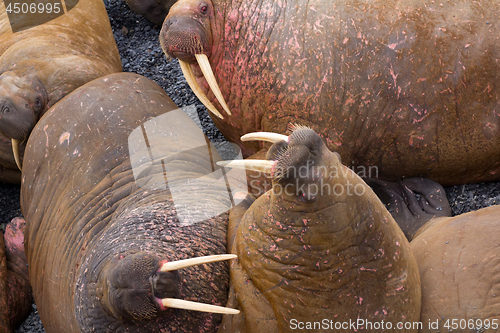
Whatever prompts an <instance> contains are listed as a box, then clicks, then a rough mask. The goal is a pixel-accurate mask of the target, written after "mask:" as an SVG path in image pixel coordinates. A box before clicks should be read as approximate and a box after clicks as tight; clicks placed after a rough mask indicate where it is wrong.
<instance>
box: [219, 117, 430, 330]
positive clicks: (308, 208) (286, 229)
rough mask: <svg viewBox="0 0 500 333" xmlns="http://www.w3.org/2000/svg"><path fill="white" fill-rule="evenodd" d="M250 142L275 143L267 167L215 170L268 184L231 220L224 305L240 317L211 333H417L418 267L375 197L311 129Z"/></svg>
mask: <svg viewBox="0 0 500 333" xmlns="http://www.w3.org/2000/svg"><path fill="white" fill-rule="evenodd" d="M256 138H257V139H264V140H267V141H274V142H275V143H274V144H273V146H271V149H270V151H269V152H268V155H267V157H268V159H270V160H269V161H262V160H244V161H233V162H230V163H224V162H223V163H222V165H225V166H226V167H240V166H246V167H247V168H250V169H251V170H255V171H261V172H266V173H270V174H271V177H272V185H273V187H272V189H271V190H269V191H267V192H266V193H265V194H263V195H261V196H260V197H259V198H258V199H257V200H256V201H255V202H253V203H252V199H251V198H250V197H248V198H247V199H246V201H244V202H243V203H242V204H241V206H238V209H234V210H232V211H231V213H230V226H229V230H228V247H229V248H230V250H231V253H234V254H237V255H238V259H237V260H235V261H233V262H232V263H231V273H230V276H231V284H232V287H231V292H232V293H231V295H230V296H229V301H228V306H230V307H238V308H239V309H240V310H241V312H240V314H239V315H235V316H232V317H226V318H225V319H224V320H223V324H222V326H221V328H220V329H219V331H218V332H219V333H225V332H228V333H229V332H294V331H296V330H297V329H308V330H312V329H314V330H315V332H318V331H321V332H323V331H325V332H326V331H335V330H341V329H344V330H346V331H355V330H362V329H363V330H368V331H385V332H389V331H391V332H392V331H396V330H397V331H398V332H399V331H402V332H417V331H418V326H415V325H413V324H412V323H413V322H418V320H419V318H420V308H421V291H420V278H419V273H418V268H417V263H416V261H415V258H414V257H413V254H412V252H411V250H410V245H409V242H408V240H407V239H406V238H405V236H404V234H403V232H402V230H401V229H400V228H399V226H398V225H397V224H396V222H395V221H394V219H393V218H392V216H391V215H390V213H389V212H388V211H387V210H386V209H385V206H384V205H383V204H382V202H381V201H380V200H379V199H378V198H377V196H376V195H375V193H374V192H373V191H372V190H371V189H370V188H369V187H368V185H366V184H365V182H364V181H363V180H362V179H361V178H360V177H358V176H357V175H356V174H355V173H354V172H353V171H352V170H351V169H349V168H347V167H345V166H343V165H342V164H341V161H340V157H339V155H338V154H337V153H334V152H331V151H330V150H328V148H327V147H326V145H325V144H324V143H323V141H322V139H321V137H320V136H319V135H318V134H317V133H315V132H314V131H313V130H312V129H310V128H306V127H301V126H296V127H294V130H293V132H292V134H291V135H290V136H282V135H281V136H280V135H276V134H267V133H257V134H250V135H247V137H246V139H256ZM241 215H243V217H241ZM382 323H385V325H384V324H382ZM408 324H409V325H410V326H408ZM339 325H340V326H339ZM346 325H347V326H346ZM373 325H375V327H374V326H373ZM380 325H383V326H380Z"/></svg>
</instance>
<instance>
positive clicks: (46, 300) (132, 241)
mask: <svg viewBox="0 0 500 333" xmlns="http://www.w3.org/2000/svg"><path fill="white" fill-rule="evenodd" d="M176 108H177V107H176V105H175V104H174V103H173V102H172V101H171V100H170V99H169V98H168V96H167V95H166V93H165V92H164V91H163V90H162V89H161V88H160V87H159V86H158V85H156V84H155V83H154V82H152V81H151V80H149V79H147V78H145V77H142V76H139V75H137V74H132V73H121V74H112V75H109V76H106V77H103V78H99V79H96V80H94V81H92V82H90V83H88V84H86V85H85V86H83V87H81V88H79V89H77V90H75V91H73V92H72V93H71V94H70V95H68V96H66V97H65V98H64V99H63V100H61V101H60V102H59V103H58V104H56V105H55V106H54V107H53V108H52V109H51V110H50V112H49V113H47V114H46V115H45V116H44V117H43V118H42V119H41V120H40V121H39V122H38V124H37V125H36V127H35V129H34V130H33V132H32V134H31V135H30V138H29V140H28V144H27V149H26V155H25V156H26V159H25V164H24V166H25V167H24V170H23V182H22V187H21V208H22V212H23V215H24V216H25V218H26V222H27V230H26V249H27V251H26V253H27V257H28V262H29V269H30V276H31V277H32V279H31V284H32V286H33V293H34V297H35V301H36V304H37V306H38V311H39V314H40V318H41V319H42V323H43V325H44V327H45V330H46V331H47V332H48V333H49V332H54V333H60V332H66V333H76V332H174V331H175V332H213V331H215V329H216V327H217V325H218V323H219V322H220V320H221V318H222V316H221V315H214V314H211V313H202V312H194V311H185V310H177V309H167V310H166V311H163V312H159V315H158V314H155V313H153V312H152V311H154V309H153V310H151V309H150V307H148V308H146V307H144V308H143V307H141V305H142V304H151V302H152V301H154V299H153V298H152V295H151V292H152V291H151V289H153V290H154V295H155V297H158V296H159V295H158V294H157V293H158V292H159V290H157V288H151V285H150V283H151V282H150V280H149V279H150V278H156V277H158V274H157V273H155V272H156V270H157V269H158V267H159V266H158V264H159V260H167V261H174V260H178V259H187V258H191V257H198V256H203V255H211V254H220V253H226V229H227V213H223V214H221V215H220V216H216V217H215V218H210V219H207V220H204V221H201V222H199V223H196V224H192V225H187V226H182V225H180V224H179V221H178V219H177V215H176V211H175V208H174V206H173V199H172V197H171V195H170V191H169V190H168V189H163V190H161V189H158V188H159V187H158V186H157V185H158V184H160V185H162V184H163V185H164V184H165V178H164V171H163V168H162V165H161V164H159V163H156V164H155V165H154V166H151V167H150V168H146V169H145V170H144V171H142V172H141V174H140V176H138V178H137V182H136V181H134V175H133V173H132V170H131V162H130V158H129V145H128V144H127V142H128V141H127V140H128V137H129V135H130V133H131V132H132V131H133V130H134V129H137V128H138V127H139V126H141V124H144V123H145V122H146V121H148V120H150V119H152V118H154V117H157V116H159V115H161V114H164V113H166V112H168V111H170V110H173V109H176ZM186 117H187V116H186ZM194 126H195V125H194ZM140 128H141V127H139V129H140ZM147 133H148V139H149V145H150V147H151V151H154V152H155V156H157V157H158V158H159V157H161V156H167V154H169V156H171V155H172V153H175V152H180V151H183V149H182V146H181V145H172V144H163V143H162V142H159V141H158V140H156V138H157V137H156V135H159V136H166V137H168V135H169V134H168V133H163V132H161V133H156V134H152V132H151V131H149V130H148V132H147ZM187 139H189V136H187ZM184 141H186V138H184ZM131 144H133V143H131ZM136 148H137V147H135V146H133V149H136ZM131 149H132V148H131ZM162 154H165V155H162ZM194 154H195V152H193V154H192V155H191V154H190V153H189V152H188V153H186V154H184V155H182V156H181V157H182V158H177V160H176V161H175V160H173V159H172V158H171V159H170V160H169V159H168V158H164V159H163V161H164V166H165V168H168V167H170V166H174V167H175V166H177V167H178V169H177V170H182V172H181V173H180V176H179V177H181V175H185V174H186V173H187V172H188V171H190V175H191V176H192V175H199V174H203V175H204V174H207V173H210V172H212V167H211V165H210V161H208V165H207V163H206V161H205V162H203V161H204V160H203V159H202V158H197V156H196V155H194ZM190 161H191V162H190ZM175 163H177V164H175ZM207 170H209V171H208V172H207ZM173 179H177V177H176V176H175V177H170V178H169V183H170V182H171V181H172V180H173ZM177 180H179V179H177ZM150 185H151V186H152V188H149V187H147V186H150ZM223 185H224V186H223V187H224V191H227V190H226V187H225V184H223ZM155 188H156V189H155ZM211 190H212V191H210V192H209V193H206V195H205V196H204V197H205V198H206V200H207V204H213V205H219V204H222V202H223V200H222V199H221V198H219V197H218V196H217V192H216V191H214V189H213V188H211ZM192 193H193V190H191V189H189V188H187V187H186V193H185V195H187V196H188V197H192ZM226 193H227V192H226ZM193 212H194V211H193ZM120 265H121V266H120ZM125 266H128V267H129V270H125V269H120V267H122V268H123V267H125ZM117 273H119V274H121V276H122V278H121V279H122V280H121V281H122V282H123V281H127V280H129V281H128V283H129V284H128V286H129V287H128V288H125V287H124V286H123V285H120V278H119V279H118V280H116V279H115V280H113V277H119V275H116V274H117ZM175 274H176V276H177V277H176V279H174V278H171V277H168V276H167V277H166V278H165V277H164V278H162V276H161V275H160V276H159V278H160V280H161V281H162V282H164V283H165V285H166V286H167V287H168V286H173V287H174V288H173V291H172V290H170V291H169V292H168V293H169V295H171V294H172V293H173V296H175V297H176V298H181V299H185V300H191V301H198V302H203V303H209V304H215V305H224V304H225V303H226V300H227V288H228V280H229V277H228V274H229V272H228V266H227V263H225V262H222V263H214V264H206V265H201V266H196V267H192V268H186V269H182V270H179V271H177V273H175ZM174 277H175V276H174ZM130 280H131V281H130ZM131 283H132V284H134V283H135V284H136V286H138V287H137V289H136V288H135V287H134V288H130V284H131ZM106 285H115V286H117V288H118V289H117V291H118V292H123V295H122V296H123V298H125V297H126V296H127V295H128V297H129V299H130V297H132V299H133V301H132V302H131V303H127V304H128V305H129V306H132V307H134V306H136V307H137V309H136V310H137V312H136V313H139V312H140V310H144V314H145V315H144V316H146V315H151V319H144V318H142V317H141V320H140V319H137V318H139V317H138V315H137V316H135V315H134V316H135V317H133V316H132V315H129V316H127V315H125V314H124V312H123V311H122V312H120V306H118V305H122V306H125V305H127V304H125V302H123V303H121V302H120V300H116V299H113V298H112V297H110V296H109V295H110V293H107V292H106V291H105V288H106ZM120 286H121V287H120ZM141 286H142V287H141ZM148 286H149V289H148ZM120 288H122V289H120ZM139 288H143V289H142V290H140V289H139ZM115 291H116V290H115ZM130 292H131V293H130ZM167 296H168V295H167ZM162 297H166V296H162ZM162 297H160V298H162ZM113 302H115V303H113ZM110 304H111V305H110ZM113 304H115V305H113ZM116 304H118V305H116ZM105 307H106V308H105ZM120 313H121V314H120ZM139 315H140V313H139ZM120 316H121V318H123V320H122V319H119V317H120Z"/></svg>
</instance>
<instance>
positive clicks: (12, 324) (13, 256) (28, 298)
mask: <svg viewBox="0 0 500 333" xmlns="http://www.w3.org/2000/svg"><path fill="white" fill-rule="evenodd" d="M24 227H25V221H24V220H23V219H22V218H19V217H16V218H14V219H13V220H12V221H11V222H10V223H9V224H7V226H6V228H5V234H4V235H3V237H2V235H1V233H0V237H1V238H2V240H1V242H0V246H1V247H2V249H1V250H0V254H1V253H3V255H0V260H2V263H1V264H0V266H1V267H0V280H1V282H0V332H2V333H3V332H12V331H13V330H14V329H15V328H16V327H17V326H18V325H19V324H20V323H21V322H22V320H24V318H26V317H27V316H28V314H29V313H30V311H31V304H32V303H33V296H32V292H31V286H30V283H29V276H28V267H27V262H28V261H27V259H26V255H25V253H24ZM4 245H5V246H4ZM4 250H5V252H4ZM2 257H3V258H2ZM3 260H5V262H3Z"/></svg>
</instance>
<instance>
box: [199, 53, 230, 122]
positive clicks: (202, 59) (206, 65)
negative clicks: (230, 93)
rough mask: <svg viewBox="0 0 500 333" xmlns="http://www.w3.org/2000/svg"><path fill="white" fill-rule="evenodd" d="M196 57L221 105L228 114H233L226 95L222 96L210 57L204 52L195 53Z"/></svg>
mask: <svg viewBox="0 0 500 333" xmlns="http://www.w3.org/2000/svg"><path fill="white" fill-rule="evenodd" d="M195 57H196V61H198V65H200V68H201V71H202V72H203V75H204V76H205V79H206V80H207V83H208V85H209V86H210V88H212V92H213V93H214V95H215V97H216V98H217V100H218V101H219V103H220V105H222V107H223V108H224V110H225V111H226V113H227V114H228V115H231V111H229V107H228V106H227V104H226V101H225V100H224V96H222V92H221V91H220V88H219V84H218V83H217V80H216V79H215V75H214V72H213V71H212V67H211V66H210V62H209V61H208V57H207V56H206V55H205V54H203V53H201V54H195Z"/></svg>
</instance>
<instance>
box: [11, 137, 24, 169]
mask: <svg viewBox="0 0 500 333" xmlns="http://www.w3.org/2000/svg"><path fill="white" fill-rule="evenodd" d="M12 152H13V153H14V159H15V160H16V165H17V167H18V168H19V170H20V171H23V169H22V167H21V157H20V155H19V140H16V139H12Z"/></svg>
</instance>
